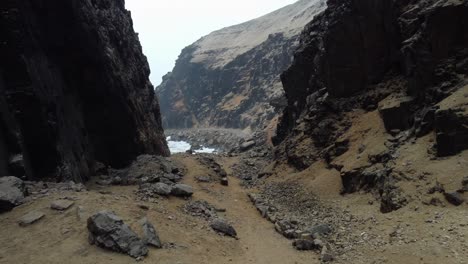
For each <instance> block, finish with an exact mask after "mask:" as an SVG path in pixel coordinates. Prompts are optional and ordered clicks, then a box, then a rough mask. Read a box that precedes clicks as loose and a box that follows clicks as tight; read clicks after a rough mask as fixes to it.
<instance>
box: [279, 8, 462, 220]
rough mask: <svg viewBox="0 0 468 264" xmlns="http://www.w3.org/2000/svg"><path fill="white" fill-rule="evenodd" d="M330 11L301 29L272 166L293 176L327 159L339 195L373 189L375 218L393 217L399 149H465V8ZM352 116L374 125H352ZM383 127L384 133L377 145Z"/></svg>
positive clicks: (285, 77)
mask: <svg viewBox="0 0 468 264" xmlns="http://www.w3.org/2000/svg"><path fill="white" fill-rule="evenodd" d="M327 6H328V8H327V9H326V10H325V11H324V12H323V13H322V14H320V15H319V16H317V17H316V18H315V19H314V20H313V21H312V22H311V23H309V24H308V25H307V26H306V27H305V29H304V31H303V32H302V34H301V40H300V44H299V47H298V49H297V51H296V53H295V55H294V61H293V63H292V66H291V67H290V68H289V69H288V70H286V71H285V72H284V73H283V74H282V76H281V80H282V82H283V86H284V90H285V94H286V97H287V101H288V102H287V107H286V108H285V110H284V113H283V116H282V118H281V120H280V123H279V125H278V128H277V131H276V136H275V137H274V140H273V141H274V143H275V144H276V145H277V147H276V158H277V159H278V160H286V161H287V162H288V163H289V164H291V165H293V166H294V167H296V168H297V169H299V170H303V169H305V168H308V167H309V166H310V165H311V164H313V163H314V162H315V161H317V160H321V159H324V160H325V161H326V162H327V164H328V166H329V167H330V168H331V169H336V170H338V171H340V173H341V177H342V181H343V192H344V193H348V192H354V191H357V190H360V189H362V188H366V189H369V188H370V189H372V188H374V187H375V188H376V189H377V190H378V195H379V196H380V198H381V199H382V208H381V210H382V211H383V212H389V211H392V210H396V209H398V208H400V207H401V206H403V204H405V203H406V202H407V200H406V198H402V196H400V194H399V193H400V192H399V188H398V187H397V186H398V184H397V183H396V182H398V181H399V180H398V179H401V178H402V177H404V176H401V175H402V173H401V172H398V171H397V170H396V169H395V167H396V164H395V162H394V160H395V159H397V158H398V156H399V153H400V151H401V149H402V146H404V145H405V144H407V143H408V142H413V143H415V142H418V141H417V140H418V139H419V138H421V137H425V136H428V137H430V138H431V139H429V141H430V140H433V141H434V143H433V144H427V143H425V145H424V146H422V147H423V148H424V150H425V151H424V152H427V153H429V154H430V155H431V158H432V159H438V157H441V156H451V155H454V154H457V153H460V152H461V151H463V150H466V149H468V140H467V139H468V130H467V129H466V127H467V122H468V114H467V107H468V94H467V93H466V89H467V88H466V87H467V86H466V84H467V83H468V78H467V77H468V63H467V62H468V3H467V2H466V1H456V0H455V1H435V0H407V1H391V0H386V1H376V0H360V1H354V0H345V1H335V0H329V1H328V2H327ZM358 113H361V115H365V116H369V117H373V116H376V115H375V113H377V116H378V117H379V118H380V120H379V122H377V121H375V120H374V119H372V120H369V122H374V123H372V124H373V125H372V126H369V125H368V124H364V125H363V124H362V122H361V123H359V124H356V123H353V122H355V121H356V120H359V118H358V117H356V115H357V114H358ZM380 123H382V126H383V127H384V128H383V129H384V131H386V134H387V135H385V136H384V135H382V136H381V138H377V136H376V135H380V131H379V127H380ZM357 126H361V127H369V128H368V129H367V130H365V131H363V132H361V134H366V135H367V136H366V137H367V139H366V138H361V139H356V138H358V136H356V135H355V134H353V133H356V131H357V130H358V128H356V127H357ZM361 134H360V136H359V137H361V136H362V135H361ZM385 137H388V140H386V139H385ZM371 140H373V141H372V143H371V144H372V146H368V145H367V144H369V142H367V141H371ZM366 142H367V143H366ZM366 148H367V149H369V148H372V150H373V151H375V153H370V154H368V153H367V152H366ZM353 152H356V153H353ZM365 154H368V156H367V157H366V156H362V155H365ZM340 156H346V157H347V158H346V159H348V161H347V162H343V160H346V159H345V158H342V159H341V158H340ZM349 160H352V162H351V161H349Z"/></svg>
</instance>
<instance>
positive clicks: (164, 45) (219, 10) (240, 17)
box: [126, 0, 296, 86]
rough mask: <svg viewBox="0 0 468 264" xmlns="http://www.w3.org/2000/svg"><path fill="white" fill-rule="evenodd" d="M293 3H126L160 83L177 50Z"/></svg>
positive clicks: (173, 0)
mask: <svg viewBox="0 0 468 264" xmlns="http://www.w3.org/2000/svg"><path fill="white" fill-rule="evenodd" d="M294 2H296V0H234V1H232V0H231V1H226V0H155V1H150V0H126V7H127V9H128V10H130V11H131V12H132V17H133V23H134V27H135V31H136V32H138V33H139V35H140V41H141V44H142V46H143V51H144V53H145V55H146V56H147V57H148V60H149V63H150V66H151V72H152V74H151V81H152V82H153V84H154V86H158V85H159V84H160V83H161V78H162V76H163V75H164V74H166V73H167V72H169V71H171V70H172V68H173V67H174V63H175V60H176V59H177V57H178V56H179V54H180V51H181V50H182V49H183V48H184V47H186V46H188V45H190V44H192V43H193V42H195V41H196V40H198V39H199V38H201V37H202V36H204V35H207V34H209V33H210V32H212V31H214V30H217V29H221V28H223V27H227V26H232V25H236V24H239V23H242V22H245V21H248V20H250V19H254V18H257V17H259V16H262V15H265V14H267V13H269V12H271V11H274V10H276V9H279V8H281V7H283V6H286V5H289V4H292V3H294Z"/></svg>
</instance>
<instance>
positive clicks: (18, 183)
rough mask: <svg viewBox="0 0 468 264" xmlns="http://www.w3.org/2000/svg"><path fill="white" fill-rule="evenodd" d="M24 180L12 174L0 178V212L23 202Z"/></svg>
mask: <svg viewBox="0 0 468 264" xmlns="http://www.w3.org/2000/svg"><path fill="white" fill-rule="evenodd" d="M25 192H26V189H25V187H24V182H23V181H22V180H21V179H19V178H16V177H13V176H6V177H1V178H0V213H3V212H6V211H10V210H11V209H13V208H14V207H15V206H18V205H20V204H21V203H22V202H23V199H24V195H25Z"/></svg>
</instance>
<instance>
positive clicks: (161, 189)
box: [153, 182, 172, 196]
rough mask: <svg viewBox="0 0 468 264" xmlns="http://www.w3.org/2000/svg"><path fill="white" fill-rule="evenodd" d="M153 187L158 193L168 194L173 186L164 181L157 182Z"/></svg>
mask: <svg viewBox="0 0 468 264" xmlns="http://www.w3.org/2000/svg"><path fill="white" fill-rule="evenodd" d="M153 189H154V192H155V193H156V194H159V195H163V196H168V195H170V194H171V192H172V187H171V186H169V185H167V184H165V183H162V182H158V183H155V184H154V185H153Z"/></svg>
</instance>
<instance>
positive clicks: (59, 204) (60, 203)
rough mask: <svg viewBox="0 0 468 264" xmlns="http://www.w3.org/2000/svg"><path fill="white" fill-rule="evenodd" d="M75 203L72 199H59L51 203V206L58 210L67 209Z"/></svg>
mask: <svg viewBox="0 0 468 264" xmlns="http://www.w3.org/2000/svg"><path fill="white" fill-rule="evenodd" d="M74 204H75V202H73V201H70V200H57V201H53V202H52V203H51V204H50V208H52V209H54V210H58V211H65V210H67V209H68V208H70V207H72V205H74Z"/></svg>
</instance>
